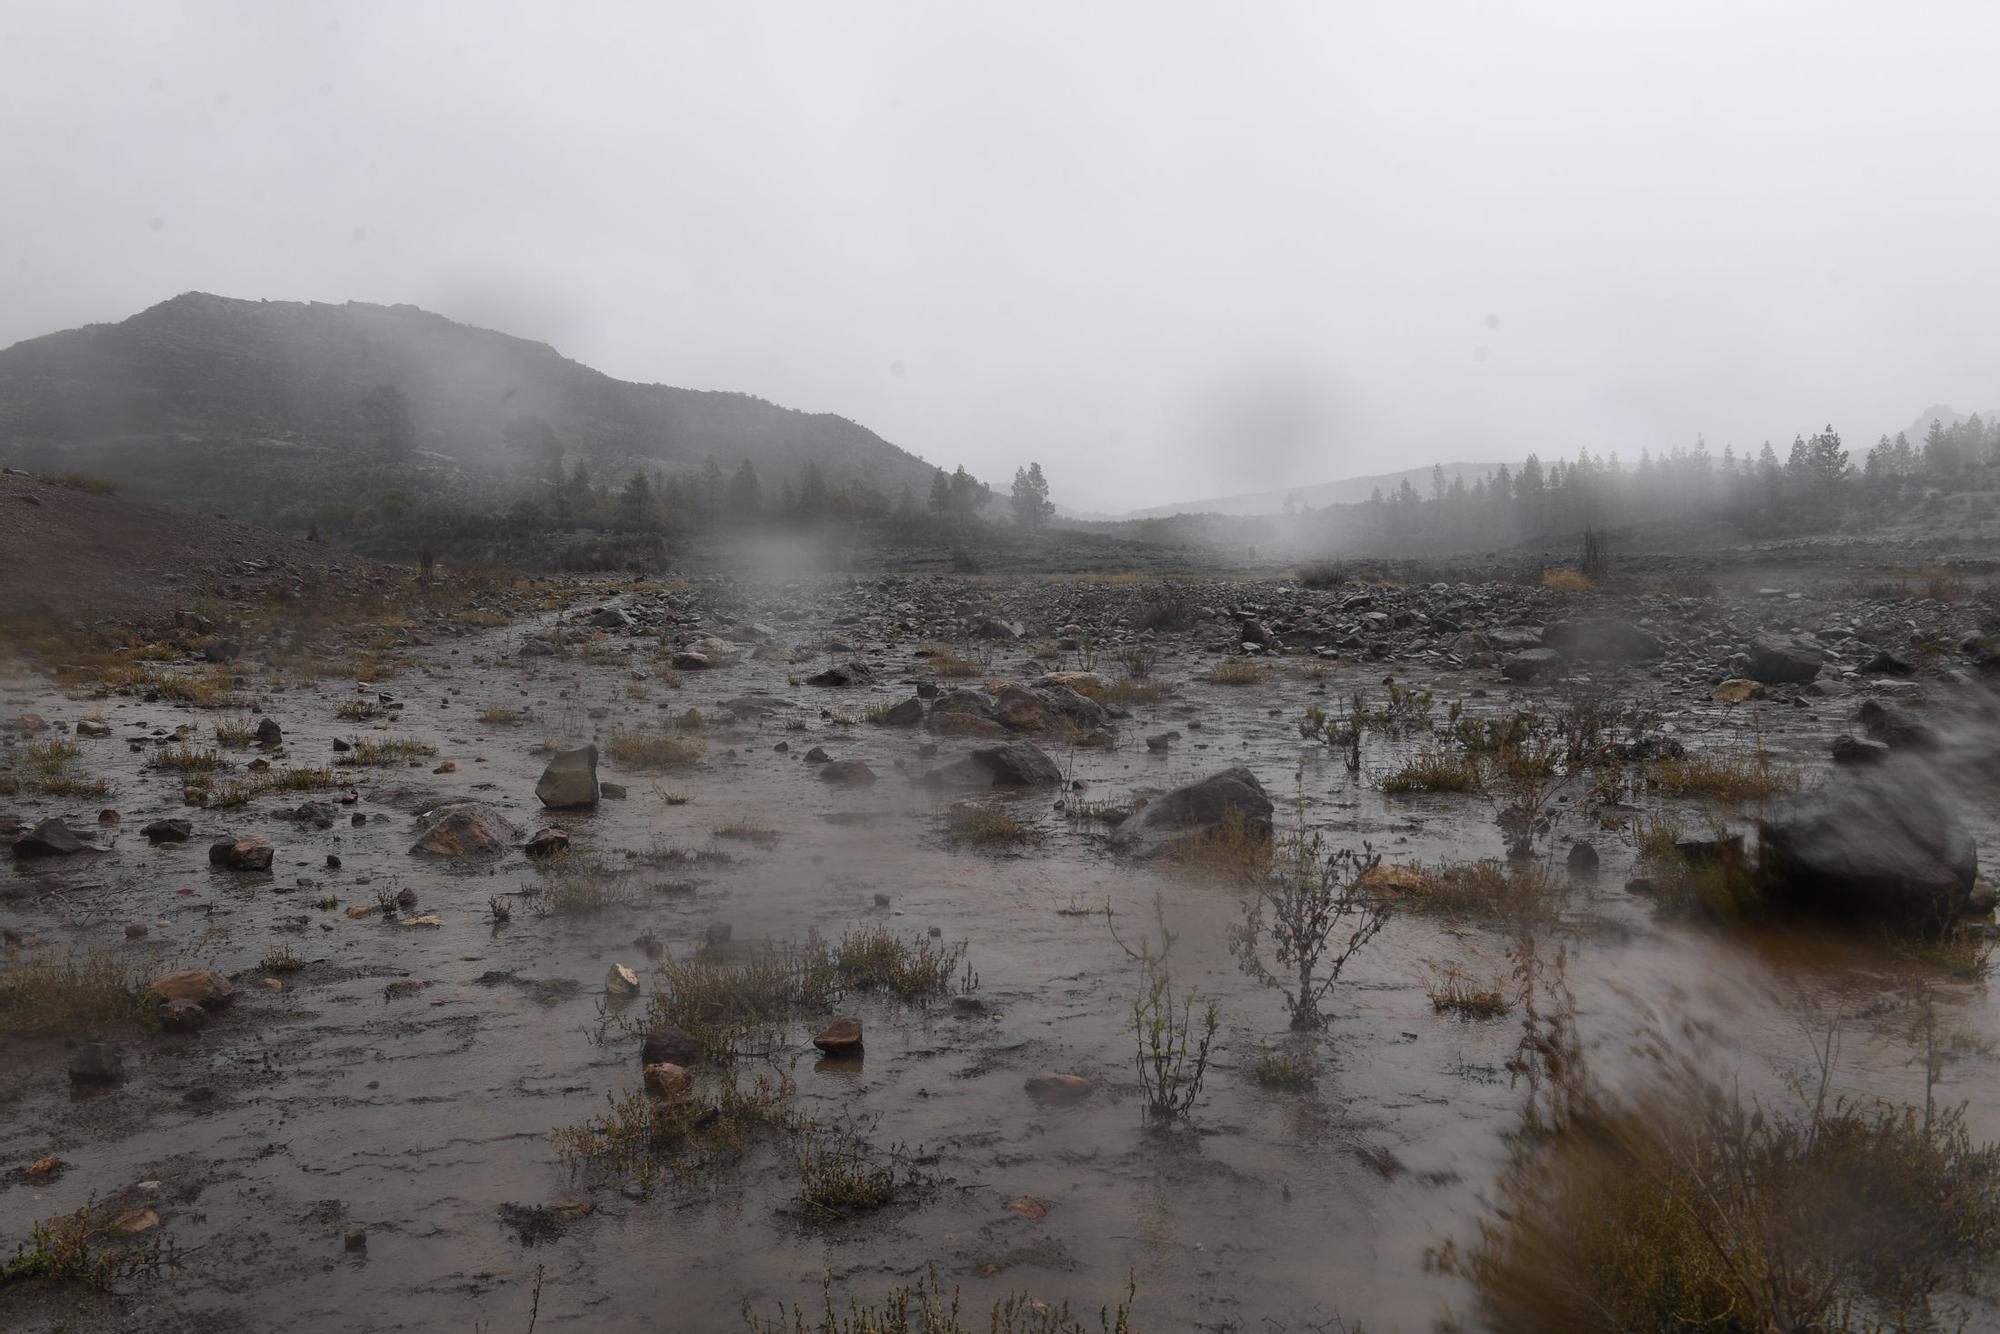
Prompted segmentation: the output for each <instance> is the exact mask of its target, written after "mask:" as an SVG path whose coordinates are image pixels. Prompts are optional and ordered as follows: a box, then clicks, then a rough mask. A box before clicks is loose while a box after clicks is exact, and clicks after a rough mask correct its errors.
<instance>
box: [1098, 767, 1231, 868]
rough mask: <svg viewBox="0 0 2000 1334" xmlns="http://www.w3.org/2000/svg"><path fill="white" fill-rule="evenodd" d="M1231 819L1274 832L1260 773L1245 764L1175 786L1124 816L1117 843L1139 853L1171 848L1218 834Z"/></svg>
mask: <svg viewBox="0 0 2000 1334" xmlns="http://www.w3.org/2000/svg"><path fill="white" fill-rule="evenodd" d="M1231 820H1238V821H1241V822H1242V824H1243V826H1244V828H1245V831H1246V832H1247V833H1249V834H1251V835H1252V836H1257V837H1266V838H1268V837H1269V836H1270V833H1271V798H1270V797H1269V796H1268V795H1267V794H1266V793H1265V791H1264V785H1263V784H1262V783H1260V782H1258V781H1257V775H1256V774H1254V773H1252V772H1250V770H1249V769H1247V768H1244V767H1243V766H1241V765H1238V766H1236V767H1235V768H1232V769H1225V770H1223V771H1222V772H1221V773H1217V774H1210V775H1209V776H1208V777H1207V778H1204V779H1201V780H1200V781H1199V782H1194V783H1189V784H1188V785H1187V786H1185V787H1179V788H1175V789H1174V790H1173V791H1172V792H1169V793H1167V794H1166V795H1165V796H1164V797H1160V798H1158V799H1157V800H1154V801H1150V802H1148V803H1146V804H1145V805H1144V806H1142V807H1140V808H1139V809H1138V810H1136V811H1134V812H1133V813H1132V814H1130V815H1128V816H1126V817H1125V818H1124V819H1123V820H1120V821H1119V822H1118V823H1117V824H1116V825H1114V826H1113V827H1112V829H1111V841H1112V843H1113V844H1115V845H1117V846H1119V847H1122V848H1124V849H1126V850H1127V851H1129V852H1131V853H1133V854H1134V855H1136V856H1141V857H1147V856H1152V855H1154V854H1156V853H1159V852H1163V851H1165V850H1166V849H1167V848H1168V847H1170V846H1171V845H1172V844H1173V843H1175V842H1177V841H1178V840H1180V839H1184V838H1189V837H1193V836H1196V835H1201V834H1209V833H1214V832H1216V831H1218V830H1220V829H1221V828H1222V827H1223V825H1224V824H1225V823H1227V822H1229V821H1231Z"/></svg>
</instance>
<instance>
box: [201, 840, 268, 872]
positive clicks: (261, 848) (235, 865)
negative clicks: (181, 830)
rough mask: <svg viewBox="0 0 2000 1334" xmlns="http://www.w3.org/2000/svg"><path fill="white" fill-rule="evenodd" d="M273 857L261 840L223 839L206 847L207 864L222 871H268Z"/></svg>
mask: <svg viewBox="0 0 2000 1334" xmlns="http://www.w3.org/2000/svg"><path fill="white" fill-rule="evenodd" d="M273 855H274V854H273V850H272V848H271V845H270V844H269V843H266V842H265V841H264V840H263V839H261V838H225V839H223V840H221V841H220V842H217V843H211V844H209V845H208V864H209V865H210V866H213V867H215V868H217V869H218V870H223V871H268V870H270V869H271V858H272V856H273Z"/></svg>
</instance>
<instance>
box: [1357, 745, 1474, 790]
mask: <svg viewBox="0 0 2000 1334" xmlns="http://www.w3.org/2000/svg"><path fill="white" fill-rule="evenodd" d="M1483 782H1484V780H1483V776H1482V774H1481V772H1480V768H1479V758H1478V757H1477V756H1475V755H1467V754H1463V753H1461V752H1458V751H1450V750H1424V751H1419V752H1417V754H1416V755H1415V756H1414V757H1412V758H1411V759H1410V761H1409V762H1408V763H1406V764H1403V765H1400V766H1398V767H1397V768H1394V769H1391V770H1390V771H1389V772H1388V773H1386V774H1384V775H1383V776H1382V790H1383V791H1384V792H1386V793H1389V794H1390V795H1392V796H1393V795H1396V794H1399V793H1404V792H1477V791H1479V790H1480V788H1481V787H1482V786H1483Z"/></svg>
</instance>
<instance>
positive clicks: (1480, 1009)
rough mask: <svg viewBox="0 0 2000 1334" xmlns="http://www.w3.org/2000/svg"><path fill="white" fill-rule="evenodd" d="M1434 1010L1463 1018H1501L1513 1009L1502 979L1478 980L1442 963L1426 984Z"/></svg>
mask: <svg viewBox="0 0 2000 1334" xmlns="http://www.w3.org/2000/svg"><path fill="white" fill-rule="evenodd" d="M1424 995H1426V996H1428V997H1429V998H1430V1002H1431V1009H1432V1010H1433V1011H1435V1012H1436V1013H1438V1014H1449V1015H1452V1016H1454V1017H1456V1018H1459V1019H1498V1018H1500V1017H1501V1016H1503V1015H1505V1014H1506V1013H1507V1012H1508V1011H1509V1010H1511V1009H1513V1008H1514V1006H1513V1003H1512V1002H1511V1001H1509V1000H1508V999H1507V991H1506V987H1505V985H1504V983H1503V982H1502V981H1501V980H1500V979H1498V978H1483V977H1474V976H1473V975H1472V974H1470V973H1467V972H1465V971H1464V970H1463V969H1461V968H1459V967H1458V966H1457V965H1456V964H1439V965H1436V966H1434V967H1433V968H1432V969H1431V975H1430V978H1429V980H1427V981H1426V982H1425V983H1424Z"/></svg>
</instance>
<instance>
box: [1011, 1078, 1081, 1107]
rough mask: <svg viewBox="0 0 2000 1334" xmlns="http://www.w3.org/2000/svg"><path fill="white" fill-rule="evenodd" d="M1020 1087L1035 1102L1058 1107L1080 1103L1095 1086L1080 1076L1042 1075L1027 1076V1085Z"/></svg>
mask: <svg viewBox="0 0 2000 1334" xmlns="http://www.w3.org/2000/svg"><path fill="white" fill-rule="evenodd" d="M1021 1087H1023V1088H1025V1089H1026V1090H1027V1091H1028V1096H1030V1097H1032V1098H1034V1099H1035V1100H1036V1101H1037V1102H1044V1103H1049V1104H1052V1105H1055V1106H1059V1107H1060V1106H1068V1105H1070V1104H1073V1103H1079V1102H1082V1101H1083V1100H1084V1099H1085V1098H1088V1097H1089V1096H1090V1095H1091V1092H1092V1089H1093V1088H1094V1087H1095V1086H1094V1085H1092V1084H1091V1082H1090V1081H1089V1080H1088V1079H1085V1078H1084V1077H1083V1076H1082V1075H1061V1074H1054V1073H1043V1074H1037V1075H1029V1076H1028V1081H1027V1083H1025V1084H1023V1085H1022V1086H1021Z"/></svg>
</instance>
